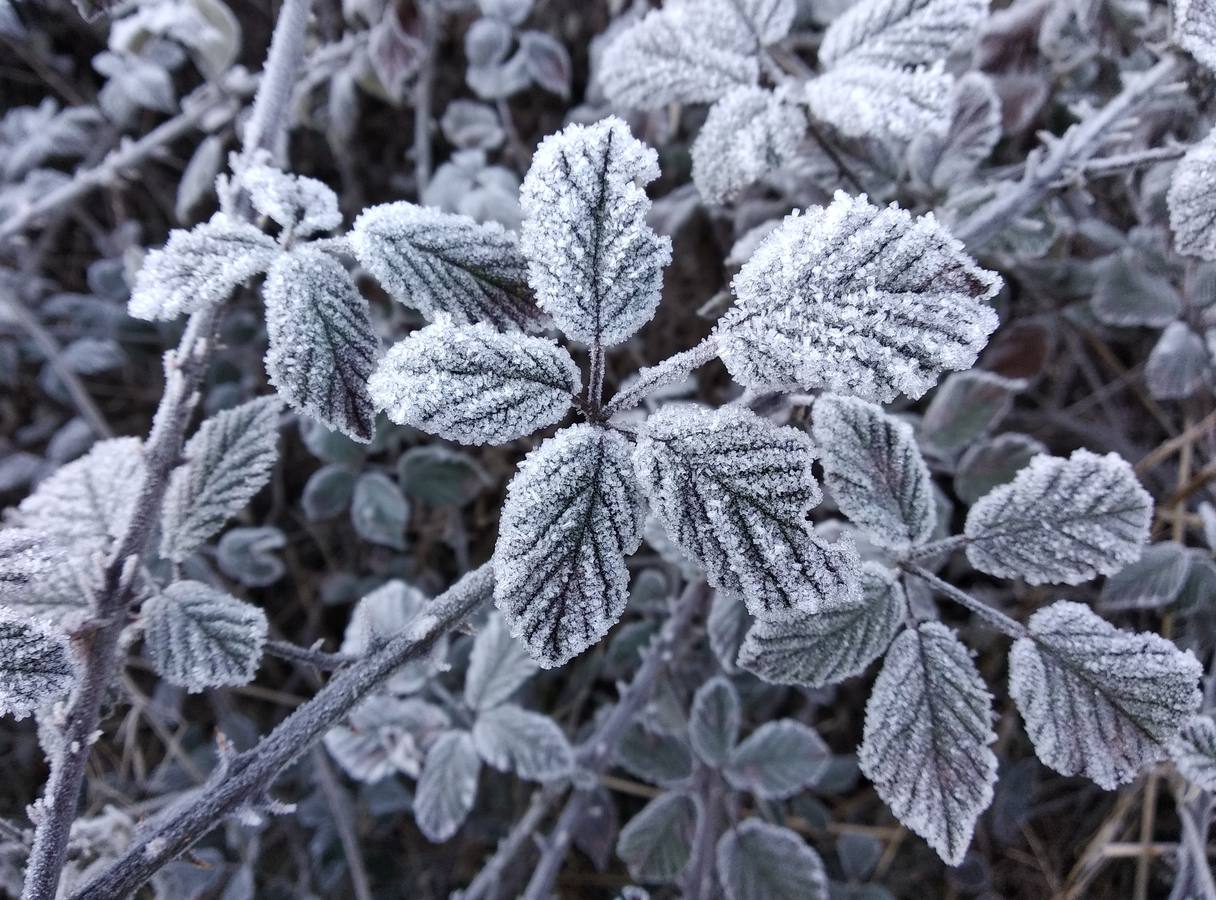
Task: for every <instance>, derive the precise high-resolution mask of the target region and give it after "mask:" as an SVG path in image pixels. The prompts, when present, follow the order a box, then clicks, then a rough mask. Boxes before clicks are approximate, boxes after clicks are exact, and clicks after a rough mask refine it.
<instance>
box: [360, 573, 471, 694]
mask: <svg viewBox="0 0 1216 900" xmlns="http://www.w3.org/2000/svg"><path fill="white" fill-rule="evenodd" d="M426 605H427V598H426V595H425V594H424V593H422V591H420V590H418V588H416V587H414V586H413V585H409V584H406V583H405V582H404V581H401V580H398V579H394V580H393V581H388V582H385V583H384V584H382V585H381V586H380V587H378V588H376V589H375V590H374V591H372V592H371V593H370V594H368V595H367V596H365V597H363V598H362V599H361V600H360V601H359V602H358V603H357V604H356V605H355V609H354V611H353V612H352V613H351V616H350V621H349V622H348V623H347V625H346V631H345V633H344V634H343V636H342V646H341V648H340V650H341V652H342V653H345V654H348V655H351V656H363V655H366V654H368V653H371V652H373V651H374V650H376V649H377V648H378V647H380V646H382V645H383V644H384V643H385V642H386V641H388V640H389V639H391V638H392V637H394V636H395V635H397V634H399V633H401V632H402V631H404V630H405V629H406V628H407V627H408V626H409V625H410V624H411V623H412V622H413V621H414V620H415V619H417V618H418V616H419V615H421V614H422V612H423V610H424V609H425V608H426ZM446 653H447V642H446V641H444V640H440V641H438V642H436V644H435V648H434V650H432V652H431V653H430V654H428V655H427V656H425V657H423V658H421V659H416V660H412V661H411V662H408V663H406V664H405V665H404V666H402V667H401V668H399V669H397V671H396V672H394V673H393V675H392V676H391V677H390V678H389V680H388V689H389V690H390V691H391V692H392V693H394V694H411V693H413V692H414V691H417V690H420V689H421V688H422V686H423V685H424V684H426V680H427V678H428V676H429V675H430V674H431V673H432V672H433V671H434V670H435V669H436V667H437V666H438V665H439V661H440V660H442V659H443V657H444V656H445V655H446Z"/></svg>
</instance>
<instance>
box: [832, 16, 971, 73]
mask: <svg viewBox="0 0 1216 900" xmlns="http://www.w3.org/2000/svg"><path fill="white" fill-rule="evenodd" d="M987 15H988V2H987V0H858V2H857V3H854V4H853V5H852V6H850V7H849V8H848V9H847V10H845V11H844V12H843V13H842V14H841V15H840V16H838V17H837V18H836V19H834V20H833V21H832V24H831V25H829V26H828V30H827V32H826V33H825V34H824V36H823V43H821V44H820V45H819V61H820V63H822V64H823V65H825V66H828V67H831V66H836V65H845V64H856V63H871V64H874V65H879V66H892V67H901V66H921V65H927V64H929V63H933V62H936V61H937V60H940V59H945V58H946V56H948V55H949V54H950V51H951V50H953V49H954V48H955V47H957V46H958V44H959V43H961V42H962V41H963V39H964V38H966V37H968V36H969V35H970V34H972V33H973V32H974V31H975V30H976V28H977V27H978V26H979V24H980V23H981V22H982V21H983V20H984V19H985V18H986V17H987Z"/></svg>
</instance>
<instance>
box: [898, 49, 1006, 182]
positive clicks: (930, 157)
mask: <svg viewBox="0 0 1216 900" xmlns="http://www.w3.org/2000/svg"><path fill="white" fill-rule="evenodd" d="M951 100H952V103H951V110H952V111H951V116H950V127H949V128H948V129H947V130H946V131H945V132H942V131H939V130H927V131H924V132H921V133H920V134H918V135H916V136H915V137H913V138H912V142H911V143H910V144H909V145H908V169H909V171H910V172H911V174H912V175H913V176H914V177H915V178H916V179H917V180H919V181H920V182H921V183H923V184H924V185H926V186H927V187H932V188H935V189H936V190H938V191H942V192H948V191H949V190H950V188H951V187H952V186H954V185H957V184H958V183H960V182H963V181H966V180H968V179H970V178H971V176H973V175H974V174H975V171H976V170H977V169H978V168H979V167H980V164H981V163H983V162H984V160H986V159H987V158H988V157H989V156H990V155H991V153H992V151H993V150H994V149H996V145H997V144H998V143H999V142H1000V139H1001V101H1000V98H999V97H998V96H997V93H996V88H995V87H994V86H993V83H992V79H991V78H989V77H988V76H987V75H984V74H983V73H982V72H968V73H967V74H966V75H964V76H963V77H962V78H960V79H959V80H958V81H957V82H955V84H954V93H953V95H952V98H951Z"/></svg>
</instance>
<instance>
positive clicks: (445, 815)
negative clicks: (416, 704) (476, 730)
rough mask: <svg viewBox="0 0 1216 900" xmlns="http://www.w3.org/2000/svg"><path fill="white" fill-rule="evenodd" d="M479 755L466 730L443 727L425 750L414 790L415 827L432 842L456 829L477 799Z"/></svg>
mask: <svg viewBox="0 0 1216 900" xmlns="http://www.w3.org/2000/svg"><path fill="white" fill-rule="evenodd" d="M480 774H481V759H480V757H478V755H477V749H476V748H475V747H474V745H473V736H472V735H471V734H469V733H468V732H467V731H446V732H444V733H443V734H441V735H440V736H439V738H438V739H437V740H436V741H435V743H434V744H432V745H431V749H430V750H429V751H428V752H427V754H426V763H425V764H424V765H423V767H422V777H420V778H419V779H418V787H417V790H416V791H415V792H414V816H415V818H416V820H417V822H418V829H419V830H420V831H421V832H422V833H423V835H425V836H426V839H427V840H429V841H431V842H433V843H436V844H438V843H442V842H443V841H446V840H447V839H448V838H450V837H451V836H452V835H454V834H455V833H456V830H457V829H458V828H460V826H461V824H462V823H463V822H464V820H465V817H466V816H468V814H469V810H471V809H472V808H473V802H474V801H475V800H476V799H477V776H478V775H480Z"/></svg>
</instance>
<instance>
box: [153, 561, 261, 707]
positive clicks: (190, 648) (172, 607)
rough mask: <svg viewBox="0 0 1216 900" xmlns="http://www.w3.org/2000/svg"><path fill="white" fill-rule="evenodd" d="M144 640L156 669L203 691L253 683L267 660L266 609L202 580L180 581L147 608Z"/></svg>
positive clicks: (195, 690)
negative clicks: (264, 651)
mask: <svg viewBox="0 0 1216 900" xmlns="http://www.w3.org/2000/svg"><path fill="white" fill-rule="evenodd" d="M142 619H143V626H144V644H145V646H146V647H147V648H148V651H149V653H150V655H151V657H152V664H153V666H154V667H155V668H156V671H157V672H158V673H159V674H160V675H161V676H162V677H163V678H165V679H166V680H167V681H169V682H170V683H172V684H176V685H179V686H180V687H184V688H185V689H186V690H187V691H190V692H191V693H198V692H200V691H203V690H205V689H206V688H211V687H224V686H226V685H239V684H248V683H249V682H250V681H252V680H253V676H254V675H255V674H256V673H257V670H258V666H259V665H260V663H261V661H262V647H263V645H264V644H265V643H266V630H267V625H266V614H265V613H263V612H262V611H261V610H260V609H258V608H257V607H256V606H253V605H251V604H249V603H245V602H243V601H241V600H238V599H236V598H235V597H233V596H230V595H229V594H226V593H224V592H223V591H220V590H216V589H215V588H213V587H211V586H209V585H206V584H203V583H202V582H199V581H178V582H175V583H173V584H171V585H169V586H168V587H167V588H165V589H164V590H163V591H161V592H160V593H159V594H157V595H156V596H154V597H152V598H150V599H149V600H147V601H146V602H145V603H144V605H143V608H142Z"/></svg>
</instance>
